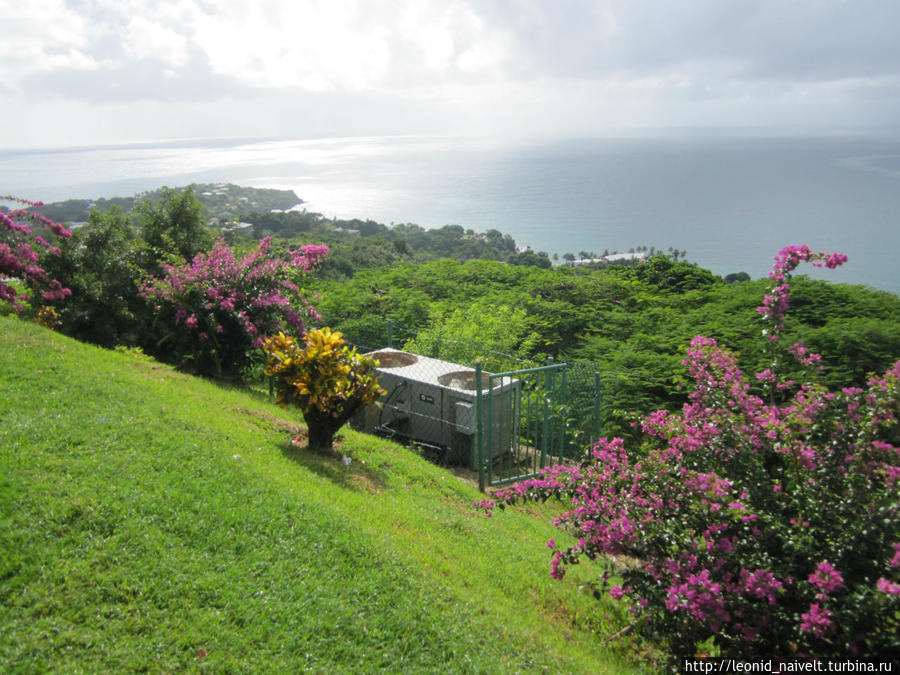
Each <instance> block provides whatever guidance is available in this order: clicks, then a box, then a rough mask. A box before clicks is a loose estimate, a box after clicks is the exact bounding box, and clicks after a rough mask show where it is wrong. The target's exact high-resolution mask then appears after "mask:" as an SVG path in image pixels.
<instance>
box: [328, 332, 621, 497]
mask: <svg viewBox="0 0 900 675" xmlns="http://www.w3.org/2000/svg"><path fill="white" fill-rule="evenodd" d="M333 327H334V328H335V329H337V330H341V331H342V332H343V333H344V335H345V337H346V338H347V340H348V342H350V343H351V344H352V345H354V346H356V347H357V348H358V349H359V350H360V351H361V352H367V353H373V352H377V351H378V350H383V349H384V348H385V347H387V348H399V349H403V347H404V345H405V344H406V343H407V342H408V341H409V339H410V338H412V337H414V332H413V331H407V330H404V329H403V327H402V326H398V325H397V324H396V323H394V322H392V321H391V320H389V319H387V320H384V322H383V323H381V324H380V325H378V322H376V324H375V325H373V323H372V322H371V321H367V322H365V324H364V325H361V324H360V323H359V322H358V321H357V320H355V319H353V318H347V319H344V320H339V321H333ZM443 346H444V347H447V346H450V347H451V349H449V350H447V351H448V352H450V353H457V354H459V353H462V352H464V351H465V350H459V349H453V345H443ZM457 346H458V345H457ZM469 351H472V350H469ZM478 353H481V354H482V355H483V357H482V358H485V359H486V362H482V361H480V360H479V361H477V362H475V363H471V362H470V363H462V364H461V365H463V366H467V367H468V368H470V369H473V371H474V372H472V371H470V372H471V380H472V381H471V383H470V384H471V385H472V389H476V388H477V391H472V394H473V395H474V397H473V398H474V403H475V405H474V406H473V407H474V410H473V411H472V412H473V413H474V417H475V419H474V420H472V422H473V423H472V426H473V427H475V428H474V429H473V430H472V431H474V434H473V435H472V436H469V437H468V439H469V440H466V436H465V434H466V433H471V432H469V431H467V429H468V426H467V425H468V424H469V423H468V422H463V421H461V418H458V416H459V415H461V414H462V413H463V412H464V410H463V408H465V405H463V406H462V407H457V406H456V405H455V402H456V399H455V398H454V399H453V401H451V403H447V404H445V405H443V407H442V409H441V412H440V413H439V412H438V408H439V407H440V406H438V402H437V401H434V405H433V408H434V412H431V408H432V406H431V405H426V403H428V404H430V403H431V399H432V398H433V396H432V394H431V393H429V392H425V391H424V390H423V392H418V391H417V390H416V391H414V389H415V386H416V385H415V383H413V384H412V385H411V387H407V386H406V385H405V384H404V385H403V387H400V386H399V385H390V383H391V382H394V379H393V376H392V373H396V372H398V371H393V370H390V369H389V370H388V371H387V372H386V373H385V374H384V377H382V378H381V379H382V380H383V381H384V382H383V386H385V385H389V386H387V389H389V390H390V391H389V394H388V396H386V397H385V398H384V400H383V401H382V402H381V404H380V406H379V408H378V411H377V414H375V413H373V415H375V417H376V418H377V419H375V418H373V420H370V422H371V423H370V424H368V425H366V424H361V426H359V427H358V428H363V429H366V430H369V429H371V430H372V431H373V433H381V434H382V435H390V437H391V438H394V439H396V440H399V441H402V442H408V443H412V444H413V445H416V446H418V447H419V448H422V451H423V454H425V456H427V457H429V458H433V459H434V460H435V461H439V462H441V463H446V464H453V463H454V462H455V461H462V460H461V459H460V458H463V457H470V458H471V459H470V460H467V461H463V462H462V465H464V466H468V467H469V468H470V469H473V470H475V471H476V472H477V474H478V482H479V487H480V488H481V489H482V490H484V489H486V488H487V487H488V486H493V485H502V484H505V483H510V482H513V481H517V480H523V479H525V478H529V477H533V476H535V475H537V473H538V471H539V470H540V469H542V468H544V467H547V466H551V465H553V464H558V463H565V462H577V461H580V460H581V459H582V458H583V457H584V453H585V450H586V449H587V448H588V447H590V445H591V444H592V443H593V442H594V441H595V440H596V439H598V438H599V437H600V435H601V429H602V428H603V421H602V419H601V406H600V397H601V388H600V386H601V382H600V376H599V374H598V373H597V368H596V364H594V363H593V362H589V361H575V362H568V363H554V362H553V361H552V359H551V360H548V362H547V363H546V364H543V365H541V364H535V363H534V362H530V363H528V362H521V361H518V360H517V359H516V358H515V357H514V356H510V355H508V354H495V353H492V352H490V351H489V350H484V349H479V350H478ZM417 354H418V356H420V357H422V356H424V357H432V358H436V359H447V353H445V352H444V353H427V351H426V353H421V352H418V351H417ZM380 360H381V361H384V358H383V354H382V356H381V359H380ZM425 360H427V359H423V360H421V361H420V364H419V365H420V366H422V365H423V364H422V361H425ZM449 360H451V361H453V362H458V361H460V360H463V361H465V360H467V359H465V358H463V357H458V358H452V357H451V358H450V359H449ZM491 364H493V368H494V369H495V370H496V369H497V368H498V366H500V367H502V366H503V365H506V366H509V365H514V368H513V369H503V370H502V372H489V370H488V367H489V366H491ZM519 364H521V367H519ZM450 393H451V394H452V392H450ZM421 394H424V395H421ZM448 398H452V396H448ZM423 401H424V403H423ZM385 419H388V420H400V419H402V420H405V421H406V422H407V426H401V425H398V424H393V425H392V424H386V423H384V420H385ZM395 427H396V428H395ZM388 429H390V430H391V433H390V434H389V433H388V431H387V430H388ZM438 429H444V432H443V433H439V432H438ZM448 429H449V431H447V430H448ZM447 438H449V439H450V440H449V441H447V442H446V447H443V446H441V443H442V442H444V441H442V440H441V439H447ZM467 443H468V446H466V447H471V452H470V453H469V452H468V451H464V450H465V449H464V448H462V446H463V445H466V444H467ZM457 445H459V446H460V447H456V446H457ZM439 446H441V447H439Z"/></svg>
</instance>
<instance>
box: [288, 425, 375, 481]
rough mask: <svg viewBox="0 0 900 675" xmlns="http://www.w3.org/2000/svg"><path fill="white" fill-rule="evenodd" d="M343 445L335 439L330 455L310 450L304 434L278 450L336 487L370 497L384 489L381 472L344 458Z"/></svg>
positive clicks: (355, 460) (362, 463)
mask: <svg viewBox="0 0 900 675" xmlns="http://www.w3.org/2000/svg"><path fill="white" fill-rule="evenodd" d="M342 445H343V444H342V442H341V441H340V440H337V441H335V448H334V451H333V452H321V451H315V450H310V449H309V446H308V445H307V444H306V437H305V435H301V436H297V437H296V438H294V440H292V441H288V442H286V443H280V444H279V448H280V449H281V453H282V454H283V455H284V456H285V457H287V458H288V459H290V460H292V461H294V462H297V464H300V465H301V466H303V467H305V468H307V469H309V470H310V471H312V472H313V473H315V474H317V475H319V476H321V477H322V478H327V479H328V480H330V481H331V482H332V483H335V484H336V485H340V486H341V487H345V488H348V489H351V490H365V491H366V492H371V493H373V494H374V493H376V492H380V491H381V490H383V489H384V487H385V486H386V485H387V482H386V481H385V479H384V476H383V475H382V474H381V472H380V471H378V470H377V469H373V468H370V467H368V466H366V464H365V462H364V461H362V460H359V459H351V458H346V456H345V455H344V454H343V453H342V452H341V447H342ZM345 458H346V459H345ZM348 459H349V463H347V460H348Z"/></svg>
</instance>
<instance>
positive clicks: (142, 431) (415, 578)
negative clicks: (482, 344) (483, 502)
mask: <svg viewBox="0 0 900 675" xmlns="http://www.w3.org/2000/svg"><path fill="white" fill-rule="evenodd" d="M0 385H2V389H0V391H2V394H3V396H2V398H0V671H2V672H17V673H18V672H43V671H47V670H50V671H58V672H98V671H100V672H104V671H105V672H113V671H115V672H119V671H149V672H181V671H193V670H197V671H201V670H202V671H210V672H216V673H220V672H237V671H241V672H248V671H255V672H263V671H276V672H277V671H283V672H296V671H302V670H306V669H308V670H313V671H318V672H348V671H361V672H371V671H378V670H389V671H401V670H406V671H414V672H415V671H436V672H490V673H494V672H514V671H524V672H541V671H545V672H553V673H557V672H564V673H578V672H590V673H602V672H616V673H619V672H625V671H629V670H633V669H635V665H634V664H633V663H632V664H631V665H629V664H628V662H626V661H624V660H623V656H622V655H624V654H627V653H628V651H629V647H628V646H623V645H606V646H604V644H603V640H604V638H605V637H608V636H609V635H610V634H611V633H613V632H615V631H617V630H618V629H619V628H621V627H622V626H623V625H624V624H622V623H621V621H622V619H621V609H620V608H616V607H615V606H614V605H611V604H610V605H602V604H600V603H597V602H596V601H595V600H594V599H593V598H592V596H591V593H590V592H589V590H587V588H586V587H585V585H584V584H585V581H586V580H587V579H589V578H591V576H593V575H595V574H596V572H597V570H591V569H587V568H584V567H579V568H575V569H573V570H572V573H570V575H568V576H567V577H566V579H565V580H564V581H563V582H555V581H553V580H552V579H550V577H549V575H548V563H549V551H548V550H547V549H546V548H545V547H544V543H545V542H546V541H547V539H549V538H550V537H556V538H557V539H559V538H560V536H561V535H560V533H559V531H557V530H555V529H554V528H553V527H552V526H551V525H550V524H549V521H550V519H551V515H550V514H551V510H550V509H551V507H549V506H547V507H543V508H540V509H529V510H527V511H525V510H519V511H510V510H507V511H505V512H499V513H497V514H495V515H494V517H493V518H486V517H485V516H484V515H483V513H479V512H477V511H475V510H474V509H473V508H471V504H472V500H473V499H476V498H480V495H479V493H478V492H477V490H475V489H474V488H473V487H472V486H471V485H469V484H467V483H465V482H463V481H462V480H460V479H459V478H457V477H455V476H454V475H453V474H451V473H450V472H448V471H446V470H443V469H441V468H439V467H435V466H432V465H430V464H428V463H427V462H425V461H424V460H422V459H420V458H419V457H417V456H416V455H415V454H413V453H411V452H409V451H407V450H405V449H404V448H402V447H400V446H397V445H394V444H391V443H388V442H385V441H382V440H378V439H375V438H372V437H369V436H365V435H363V434H356V433H354V432H351V431H346V432H344V434H343V451H344V452H345V453H346V454H348V455H349V456H351V457H352V458H353V460H352V462H351V463H350V465H349V466H346V465H345V464H343V463H342V462H341V461H340V460H339V459H330V458H323V457H318V456H314V455H310V454H308V453H306V452H305V451H303V450H301V449H297V448H293V447H292V446H291V445H290V442H289V441H290V438H291V434H292V432H296V431H297V428H298V424H297V422H298V420H299V414H298V413H296V412H295V411H290V410H281V409H279V408H277V407H275V406H274V405H272V404H271V403H270V402H269V401H267V400H266V399H265V398H264V397H262V396H260V395H256V394H253V393H251V392H246V391H241V390H234V389H227V388H223V387H221V386H218V385H216V384H213V383H210V382H207V381H204V380H201V379H197V378H192V377H189V376H186V375H183V374H181V373H178V372H176V371H173V370H172V369H170V368H169V367H167V366H164V365H161V364H158V363H155V362H153V361H151V360H148V359H144V358H137V357H135V356H134V355H130V354H126V353H117V352H110V351H104V350H101V349H98V348H94V347H91V346H88V345H84V344H80V343H78V342H75V341H72V340H69V339H67V338H64V337H61V336H59V335H57V334H55V333H53V332H50V331H48V330H45V329H43V328H40V327H38V326H36V325H33V324H29V323H26V322H24V321H20V320H17V319H15V318H6V317H4V318H0ZM633 660H634V659H633V657H632V661H633Z"/></svg>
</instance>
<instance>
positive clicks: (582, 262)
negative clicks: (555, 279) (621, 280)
mask: <svg viewBox="0 0 900 675" xmlns="http://www.w3.org/2000/svg"><path fill="white" fill-rule="evenodd" d="M646 259H647V256H646V254H644V253H610V254H609V255H605V256H603V257H602V258H581V259H579V260H571V261H569V262H567V263H565V264H566V265H568V266H569V267H589V266H596V267H602V266H603V265H610V264H614V263H618V262H625V261H629V260H633V261H635V262H644V261H645V260H646Z"/></svg>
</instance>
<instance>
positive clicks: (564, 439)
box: [554, 363, 569, 464]
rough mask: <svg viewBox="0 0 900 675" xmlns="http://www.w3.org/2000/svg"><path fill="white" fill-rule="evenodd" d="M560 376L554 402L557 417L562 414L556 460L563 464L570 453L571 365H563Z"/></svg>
mask: <svg viewBox="0 0 900 675" xmlns="http://www.w3.org/2000/svg"><path fill="white" fill-rule="evenodd" d="M559 371H560V372H559V376H560V378H562V379H561V381H560V385H559V392H558V396H557V397H556V399H555V400H554V403H555V404H556V410H557V412H556V415H557V416H558V415H560V414H562V419H561V420H558V421H557V422H558V424H560V425H561V426H559V435H560V438H559V445H558V446H557V447H558V448H559V458H558V459H557V460H556V461H557V462H558V463H559V464H562V461H563V457H565V456H566V455H567V454H569V453H568V448H567V447H566V446H567V445H568V444H569V434H568V429H569V392H568V371H569V364H568V363H563V364H562V368H560V369H559Z"/></svg>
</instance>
